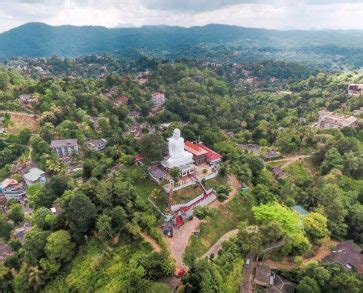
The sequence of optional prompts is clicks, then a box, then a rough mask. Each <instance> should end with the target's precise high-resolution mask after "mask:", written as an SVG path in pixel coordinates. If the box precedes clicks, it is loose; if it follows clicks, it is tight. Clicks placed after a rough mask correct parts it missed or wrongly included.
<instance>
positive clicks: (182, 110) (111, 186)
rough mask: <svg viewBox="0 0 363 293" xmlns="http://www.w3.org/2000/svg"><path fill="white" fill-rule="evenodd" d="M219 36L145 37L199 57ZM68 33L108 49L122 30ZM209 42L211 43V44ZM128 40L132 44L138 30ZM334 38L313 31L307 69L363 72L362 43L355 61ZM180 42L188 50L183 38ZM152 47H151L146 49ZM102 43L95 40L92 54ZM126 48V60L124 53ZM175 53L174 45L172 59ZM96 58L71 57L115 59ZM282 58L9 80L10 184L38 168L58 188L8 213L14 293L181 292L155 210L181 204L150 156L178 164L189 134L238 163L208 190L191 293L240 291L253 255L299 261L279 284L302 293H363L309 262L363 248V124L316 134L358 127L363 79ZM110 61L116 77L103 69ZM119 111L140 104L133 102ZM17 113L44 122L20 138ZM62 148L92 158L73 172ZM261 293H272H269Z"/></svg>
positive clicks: (60, 66)
mask: <svg viewBox="0 0 363 293" xmlns="http://www.w3.org/2000/svg"><path fill="white" fill-rule="evenodd" d="M39 26H40V28H41V29H42V30H46V31H48V30H53V29H55V28H51V27H46V26H43V25H35V24H33V25H28V26H25V27H23V28H18V29H15V30H14V31H10V32H8V33H6V34H3V35H2V36H1V35H0V52H1V53H3V54H5V55H6V56H8V55H9V54H10V53H9V52H5V51H4V50H3V49H1V48H4V46H6V47H8V46H9V45H8V44H9V42H13V41H14V42H22V41H23V40H22V39H21V38H18V39H17V40H16V39H15V37H16V36H18V37H19V35H20V34H22V35H23V30H27V31H29V34H26V35H27V36H31V34H30V33H31V32H33V30H37V29H39ZM211 29H212V28H211V27H204V28H194V29H190V30H191V32H189V31H185V30H184V29H179V28H167V27H166V28H152V27H151V28H143V29H140V30H141V32H140V34H142V35H143V36H144V37H145V38H146V37H147V39H148V41H150V40H152V41H153V42H157V40H158V39H153V38H149V36H150V35H153V34H157V35H158V34H161V33H160V31H163V32H164V31H167V32H168V34H174V33H175V31H178V32H179V31H180V34H183V36H188V34H189V33H190V38H188V37H185V38H183V39H184V40H188V42H189V43H188V45H190V46H191V47H190V48H192V47H193V46H194V45H195V44H196V41H195V39H197V40H198V42H206V40H209V38H210V36H209V33H208V32H209V31H210V30H211ZM214 29H219V33H220V34H224V32H225V30H228V31H229V33H228V34H226V35H225V38H226V40H225V41H226V42H227V41H228V42H232V41H233V42H235V41H236V38H240V37H241V35H243V36H244V37H245V35H249V38H250V39H253V41H251V50H253V49H252V47H253V46H254V45H255V42H258V41H259V40H258V39H257V40H254V38H255V36H256V34H261V33H262V31H257V32H255V31H253V30H248V29H242V28H235V27H213V30H214ZM58 30H62V31H67V34H68V35H71V36H72V37H73V38H78V37H79V34H83V30H89V31H92V32H94V30H96V31H98V33H97V34H94V35H96V36H99V37H101V36H102V37H104V36H103V34H104V32H105V31H106V33H107V35H108V36H107V38H111V36H109V35H110V34H111V32H109V31H108V30H106V29H104V28H79V29H74V28H72V27H62V28H58ZM73 30H76V31H77V32H73V33H72V31H73ZM204 30H205V31H204ZM200 31H202V32H204V33H203V34H202V35H200V34H201V33H200ZM112 33H115V34H117V35H118V36H119V37H120V38H127V37H128V33H127V32H126V30H121V29H120V30H119V31H117V30H115V31H113V32H112ZM320 33H324V32H316V33H311V34H307V33H303V32H301V38H302V37H309V38H311V39H315V40H316V42H317V44H316V46H317V47H316V48H314V49H312V48H308V49H306V51H305V52H308V53H306V55H305V57H302V58H308V57H309V56H312V55H314V56H316V58H321V56H331V54H337V55H339V54H342V55H344V56H346V57H345V58H347V59H346V60H351V62H350V61H346V60H344V61H342V64H343V63H345V64H348V66H349V67H351V66H352V67H355V66H360V65H361V64H359V62H360V61H358V59H359V58H357V57H355V58H352V59H350V58H351V56H353V55H354V56H357V54H358V55H359V54H362V51H361V50H362V46H363V45H362V44H361V43H359V42H360V41H357V43H356V44H349V48H354V49H349V50H348V49H347V48H346V49H339V50H338V49H336V50H335V49H334V48H330V49H327V47H325V48H323V47H324V46H323V45H322V44H319V34H320ZM350 33H351V32H342V33H341V35H335V34H334V33H329V37H330V38H331V40H333V41H334V43H335V45H338V43H339V42H340V41H339V38H342V39H343V38H349V39H350V37H349V35H350ZM355 33H359V32H355ZM57 34H59V37H57V38H56V39H55V41H60V40H63V39H62V38H63V37H62V38H61V37H60V36H65V35H64V33H63V32H61V31H60V32H58V33H57ZM291 34H292V33H291ZM46 35H48V34H46ZM276 36H279V37H281V38H284V39H283V40H282V41H281V45H284V46H288V45H291V46H296V48H297V47H301V48H303V47H304V42H303V41H301V40H299V38H298V37H296V36H295V35H290V34H287V33H284V32H273V31H272V32H270V31H263V34H262V36H260V38H263V40H265V39H266V38H275V37H276ZM40 37H44V35H43V34H40V35H39V38H40ZM295 37H296V38H297V39H298V40H295ZM13 38H14V40H13ZM175 38H176V39H180V38H179V36H178V34H175ZM354 39H355V40H358V39H359V38H354ZM142 40H143V39H139V38H136V37H135V40H134V41H135V42H139V43H140V42H142ZM89 41H90V40H87V34H85V39H83V40H80V42H81V44H79V46H81V45H82V46H83V45H84V46H85V44H87V42H89ZM91 41H92V40H91ZM293 41H294V42H293ZM333 41H332V43H333ZM34 42H36V43H37V44H45V43H47V42H40V41H34ZM82 42H84V43H82ZM169 42H170V40H168V41H167V42H166V43H169ZM210 42H213V39H211V40H210ZM291 42H293V44H291ZM62 43H63V44H69V43H72V42H69V41H65V42H62ZM110 43H111V39H110ZM4 44H5V45H4ZM151 44H152V43H151ZM181 45H184V44H179V43H176V44H175V46H181ZM26 46H28V47H22V48H21V50H22V51H21V52H20V53H19V52H17V54H20V55H28V56H40V55H42V56H46V55H50V54H55V53H56V54H62V53H63V52H65V51H66V48H63V49H62V48H61V47H59V46H56V47H58V48H59V50H60V51H57V52H51V51H49V50H48V48H36V49H34V48H32V49H31V50H30V47H32V43H27V45H26ZM110 46H111V47H110V48H111V49H113V47H112V43H111V45H110ZM132 46H134V43H132ZM150 46H151V45H150ZM16 47H17V48H19V47H18V46H16ZM141 47H143V44H141V43H140V48H141ZM166 47H167V45H166V44H164V45H163V46H161V47H160V49H163V50H164V49H165V48H166ZM83 48H84V50H82V51H77V50H78V48H77V46H75V51H70V52H71V53H72V55H79V54H83V53H89V51H88V50H90V51H94V50H96V51H98V50H101V49H100V48H86V46H85V47H83ZM230 48H232V46H231V47H230ZM151 49H153V50H154V49H155V48H151ZM234 49H235V48H234ZM32 50H35V51H32ZM63 50H65V51H63ZM203 50H204V48H203ZM205 50H208V48H207V49H205ZM213 50H214V49H213ZM221 50H226V49H225V48H222V49H221ZM281 50H282V49H281ZM304 50H305V49H304ZM355 50H357V51H355ZM198 51H199V49H198V50H197V52H198ZM257 51H258V50H257ZM4 52H5V53H4ZM173 52H175V51H173ZM266 52H268V49H266V51H265V53H263V54H262V55H261V60H258V59H259V58H256V59H255V60H245V61H244V62H243V63H235V62H234V60H230V62H225V63H223V64H218V65H216V64H215V63H214V62H202V61H188V60H183V61H181V60H179V61H173V62H169V61H158V60H154V59H149V58H146V57H142V58H140V59H135V60H134V61H125V60H121V59H118V57H116V56H112V57H111V56H105V55H102V57H99V58H97V57H96V56H88V57H79V58H77V59H74V60H71V59H62V58H58V57H52V58H44V59H42V60H37V59H24V60H26V64H27V67H29V68H30V69H34V68H35V67H37V66H39V64H40V65H42V66H43V65H44V66H45V64H46V66H47V70H48V74H47V76H42V75H41V74H39V71H37V70H35V69H34V71H32V70H30V71H27V72H25V71H24V70H18V69H14V68H11V69H9V68H8V67H1V68H0V116H1V117H3V118H4V119H3V125H4V129H5V133H4V134H1V135H0V180H1V181H2V180H3V179H5V178H14V179H18V180H19V181H20V180H21V174H20V173H19V172H18V171H17V170H14V169H16V168H14V166H17V165H19V164H20V165H21V164H24V163H25V162H28V161H32V162H34V163H35V164H36V165H37V166H38V167H39V168H41V169H42V170H44V171H45V173H46V174H47V177H48V179H47V182H46V183H45V184H40V183H37V184H34V185H31V186H29V187H28V188H27V201H28V204H29V208H30V209H31V210H32V212H31V213H30V214H29V213H24V211H23V209H22V205H21V204H20V203H18V202H16V201H13V200H10V201H9V202H8V203H7V206H6V212H5V211H4V212H1V213H0V238H1V242H4V243H6V245H8V246H9V247H11V250H12V251H13V253H12V254H11V255H9V256H7V257H6V258H5V259H4V261H3V262H1V263H0V288H1V289H0V291H4V292H13V291H15V292H41V291H42V292H73V291H77V292H86V291H91V292H93V291H102V292H171V291H170V290H171V289H170V288H169V287H168V285H166V283H167V282H166V281H165V278H168V277H169V278H172V277H173V276H174V273H175V271H176V265H177V264H176V262H175V260H174V258H173V255H171V254H170V251H169V250H168V243H169V242H168V240H167V239H166V238H165V237H164V236H163V235H162V232H161V231H160V229H159V226H160V224H161V223H162V221H163V216H162V215H161V214H160V213H159V212H158V211H157V210H156V209H155V208H154V207H153V206H152V204H151V203H150V200H149V197H153V199H154V201H155V202H156V204H157V205H158V206H159V207H160V208H161V209H163V210H165V209H166V208H167V205H168V203H167V200H168V195H167V194H166V193H165V192H164V191H163V190H162V189H161V188H160V186H159V185H157V184H156V183H155V182H154V181H152V180H150V179H149V175H148V169H147V168H146V167H145V165H137V164H135V162H134V158H135V156H136V155H137V154H140V153H141V154H142V155H143V156H144V158H145V160H146V161H148V160H149V161H155V160H160V159H161V158H162V157H163V156H164V155H165V154H166V139H167V138H168V137H170V135H171V134H172V132H173V130H174V128H176V127H178V128H180V130H181V133H182V135H183V137H184V138H185V139H186V140H189V141H197V140H201V141H203V143H204V144H206V145H207V146H209V147H211V148H213V149H215V150H216V151H218V152H219V153H220V154H221V155H222V156H223V161H222V163H221V168H220V173H219V176H218V178H217V179H215V180H214V181H213V180H211V183H208V182H207V183H206V184H211V186H212V185H213V184H214V185H213V186H212V187H214V189H215V190H216V193H217V195H218V202H220V205H219V206H217V207H203V208H198V209H197V211H196V212H195V217H196V218H198V219H199V220H201V225H200V230H199V231H198V233H199V234H198V237H191V238H190V239H189V241H188V245H187V247H186V249H185V253H184V263H185V264H186V265H187V266H188V267H189V270H188V272H186V273H185V274H184V275H183V277H182V278H181V280H180V284H179V289H178V290H180V291H178V292H239V285H240V282H241V280H242V275H243V270H244V269H243V264H244V263H245V261H246V259H247V255H248V254H249V253H250V252H251V251H252V250H254V251H255V253H256V254H257V255H259V257H260V258H261V259H263V258H264V257H265V256H266V259H267V258H270V259H271V260H272V261H276V262H277V261H280V260H282V259H289V260H291V259H293V261H292V262H291V264H292V265H293V269H289V270H284V269H279V270H278V271H277V273H278V274H279V275H281V276H283V277H284V278H286V279H288V280H289V281H291V282H294V283H295V284H296V286H297V287H296V290H297V292H361V289H362V286H363V281H362V279H361V276H359V275H358V273H357V272H355V271H354V270H346V268H344V267H342V266H340V265H339V264H336V263H330V262H323V261H322V260H316V261H313V262H309V263H306V262H305V260H306V259H308V258H309V257H312V256H313V255H314V254H315V252H316V251H318V250H319V249H321V248H322V247H326V246H329V245H330V246H329V247H331V245H332V244H334V243H339V242H342V241H344V240H347V239H352V240H353V241H354V242H355V243H356V244H357V245H362V241H363V235H362V232H363V231H362V227H363V208H362V202H363V154H362V150H363V130H362V128H361V124H359V123H358V126H357V127H355V128H352V127H347V128H342V129H320V128H318V127H316V125H315V124H316V121H317V120H318V115H319V114H318V113H319V111H321V110H322V109H327V110H329V111H331V112H338V113H341V114H346V115H352V113H353V112H354V111H355V110H359V109H360V108H361V107H362V106H363V95H360V96H359V95H358V96H357V95H355V96H351V95H348V93H347V87H348V85H349V84H351V83H363V73H362V71H344V72H336V73H332V72H323V71H321V70H319V71H318V70H317V69H316V68H310V67H306V66H303V65H299V64H297V63H291V62H282V61H278V62H277V61H265V60H264V59H266V58H264V57H265V56H267V55H266V54H267V53H266ZM357 52H358V53H357ZM173 54H174V53H173ZM197 54H199V53H197ZM216 54H217V53H216ZM256 54H259V53H258V52H257V53H256ZM276 54H277V55H279V53H276ZM281 54H283V53H281ZM304 54H305V53H303V54H302V55H304ZM280 56H282V55H280ZM178 57H182V56H178ZM211 57H214V56H211ZM291 57H292V56H291ZM242 59H243V58H242ZM285 59H286V60H289V59H290V57H289V58H285ZM291 59H293V58H291ZM353 59H354V60H353ZM24 60H23V61H24ZM321 60H322V62H323V63H324V59H323V58H322V59H321ZM239 61H240V62H241V60H239ZM24 62H25V61H24ZM97 62H99V63H100V67H104V66H106V67H107V68H108V69H107V70H105V71H104V72H101V71H99V67H97V69H94V68H95V67H94V64H95V63H97ZM7 64H8V63H7ZM90 64H92V66H90ZM327 66H328V67H329V65H327ZM141 80H142V82H140V81H141ZM154 92H161V93H165V97H166V102H165V105H164V107H163V108H162V109H160V108H158V109H156V110H155V107H153V105H152V101H151V98H150V97H151V95H152V93H154ZM24 94H26V95H31V97H32V98H33V99H34V101H35V102H34V103H31V104H28V103H22V102H21V100H19V96H20V95H24ZM119 97H126V99H125V98H123V99H122V101H123V102H122V103H121V102H118V101H119ZM14 112H15V113H23V114H24V115H25V114H26V115H29V116H32V117H33V118H34V121H35V122H34V123H36V126H34V127H30V125H26V124H25V125H22V126H21V127H20V126H19V127H17V125H18V124H17V123H18V121H16V120H15V119H14V116H12V115H13V113H14ZM135 113H137V115H135ZM360 115H362V114H360ZM358 118H359V117H358ZM32 121H33V120H32ZM135 126H139V127H140V128H141V134H140V136H141V138H140V137H136V136H135V135H133V134H132V133H131V132H130V131H129V130H130V129H132V128H133V127H135ZM101 138H102V139H106V140H107V146H106V147H105V149H104V150H103V151H101V152H96V151H92V150H90V149H89V148H88V147H87V142H88V141H89V140H95V139H101ZM54 139H77V140H78V143H79V145H80V148H81V152H80V153H79V154H72V157H71V162H64V161H62V160H61V159H60V158H59V156H58V155H57V154H56V153H55V151H54V150H53V149H52V148H51V147H50V144H51V141H52V140H54ZM243 145H255V146H257V147H258V149H259V152H250V151H246V150H245V149H244V148H243V147H242V146H243ZM269 152H278V153H279V154H280V155H281V157H286V158H292V159H291V161H288V163H287V164H286V165H284V164H285V163H286V161H283V162H279V161H278V160H277V161H273V162H269V160H268V159H266V154H267V153H269ZM284 162H285V163H284ZM71 167H72V168H71ZM276 167H278V168H281V169H283V172H284V175H283V176H281V177H280V176H275V175H274V173H273V169H274V168H276ZM70 170H72V171H70ZM230 176H234V177H233V178H236V180H237V181H238V182H239V183H241V184H242V185H243V186H245V187H248V188H247V189H248V190H247V191H246V190H242V189H240V190H238V192H236V195H235V196H234V197H233V198H228V197H230V195H229V194H230V187H229V186H228V178H230ZM175 177H178V174H176V176H175ZM176 196H177V195H176ZM184 196H185V195H184ZM223 202H225V203H223ZM296 205H299V206H300V207H302V208H303V209H304V210H306V212H307V213H308V214H307V215H306V216H304V217H302V218H301V217H300V216H299V215H298V214H297V213H296V212H294V211H293V210H292V207H294V206H296ZM52 209H53V210H56V212H53V211H52ZM25 222H28V223H30V225H31V229H30V230H29V231H27V233H26V236H25V239H24V241H23V243H21V242H20V240H19V239H18V237H17V234H16V231H17V229H19V228H20V227H23V225H24V223H25ZM232 229H238V233H237V234H236V235H235V236H234V237H232V238H231V239H229V240H227V241H225V242H224V243H223V245H222V248H221V250H220V251H219V253H218V254H217V255H210V257H209V258H204V259H202V258H201V257H202V256H203V255H204V254H205V253H207V251H208V249H209V248H210V247H211V246H212V245H213V244H214V243H215V242H216V241H217V240H218V239H219V238H220V237H222V236H223V235H224V234H225V233H226V232H228V231H229V230H232ZM145 235H147V237H151V238H152V239H153V241H152V242H150V241H148V240H147V239H148V238H147V237H146V236H145ZM154 242H155V244H153V243H154ZM274 243H282V244H281V246H280V247H279V249H278V250H277V251H274V252H273V253H271V254H267V253H266V248H267V247H269V246H271V245H273V244H274ZM155 247H157V248H155ZM256 290H261V291H257V292H263V291H262V290H263V289H262V288H260V287H257V289H256Z"/></svg>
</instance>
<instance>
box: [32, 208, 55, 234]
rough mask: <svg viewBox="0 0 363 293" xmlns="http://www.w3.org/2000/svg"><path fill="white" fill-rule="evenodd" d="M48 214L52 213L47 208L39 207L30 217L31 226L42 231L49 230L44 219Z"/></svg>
mask: <svg viewBox="0 0 363 293" xmlns="http://www.w3.org/2000/svg"><path fill="white" fill-rule="evenodd" d="M50 214H52V213H51V211H50V210H49V209H48V208H44V207H40V208H39V209H37V210H36V211H35V212H34V214H33V217H32V222H33V224H35V225H37V227H39V228H40V229H42V230H46V229H49V227H48V225H47V222H46V217H47V215H50Z"/></svg>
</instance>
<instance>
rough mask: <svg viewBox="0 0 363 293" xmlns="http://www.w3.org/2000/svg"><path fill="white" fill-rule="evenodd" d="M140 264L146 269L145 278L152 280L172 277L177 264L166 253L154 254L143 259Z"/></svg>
mask: <svg viewBox="0 0 363 293" xmlns="http://www.w3.org/2000/svg"><path fill="white" fill-rule="evenodd" d="M139 262H140V265H141V266H142V267H143V268H144V269H145V277H146V278H147V279H150V280H154V281H156V280H159V279H161V278H163V277H167V276H171V275H172V274H173V273H174V271H175V262H174V261H173V260H172V259H171V258H170V257H169V255H168V254H167V253H166V252H161V253H159V252H153V253H151V254H148V255H147V256H143V257H141V258H140V260H139Z"/></svg>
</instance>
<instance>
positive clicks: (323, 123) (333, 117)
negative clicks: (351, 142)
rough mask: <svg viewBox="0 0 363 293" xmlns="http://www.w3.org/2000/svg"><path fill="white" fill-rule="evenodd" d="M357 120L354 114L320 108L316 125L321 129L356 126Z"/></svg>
mask: <svg viewBox="0 0 363 293" xmlns="http://www.w3.org/2000/svg"><path fill="white" fill-rule="evenodd" d="M358 124H359V121H358V119H357V118H356V117H354V116H349V115H344V114H339V113H333V112H329V111H327V110H322V111H320V112H319V119H318V123H317V125H318V127H319V128H321V129H330V128H345V127H357V126H358Z"/></svg>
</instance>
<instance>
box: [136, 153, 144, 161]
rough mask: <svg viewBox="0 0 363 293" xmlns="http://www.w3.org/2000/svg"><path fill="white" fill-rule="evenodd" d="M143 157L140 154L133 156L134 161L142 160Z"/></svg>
mask: <svg viewBox="0 0 363 293" xmlns="http://www.w3.org/2000/svg"><path fill="white" fill-rule="evenodd" d="M143 159H144V157H143V156H142V155H140V154H138V155H136V156H135V161H142V160H143Z"/></svg>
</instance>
